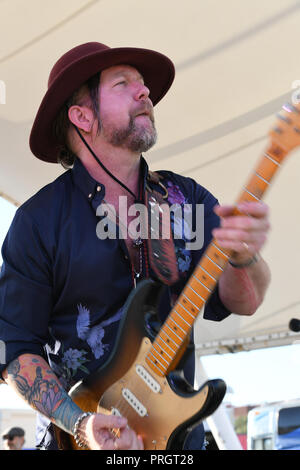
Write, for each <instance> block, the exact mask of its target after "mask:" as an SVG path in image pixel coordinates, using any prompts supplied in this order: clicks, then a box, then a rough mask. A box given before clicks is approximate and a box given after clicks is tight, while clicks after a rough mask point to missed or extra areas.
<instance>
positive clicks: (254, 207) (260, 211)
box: [212, 202, 270, 263]
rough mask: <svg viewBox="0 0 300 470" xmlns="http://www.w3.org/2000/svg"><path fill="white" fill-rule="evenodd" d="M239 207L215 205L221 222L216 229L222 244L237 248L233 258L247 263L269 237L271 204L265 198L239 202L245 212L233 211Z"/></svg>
mask: <svg viewBox="0 0 300 470" xmlns="http://www.w3.org/2000/svg"><path fill="white" fill-rule="evenodd" d="M235 208H236V206H233V205H232V206H216V207H215V213H216V214H217V215H218V216H219V217H220V218H221V224H220V227H219V228H216V229H214V230H213V232H212V233H213V236H214V237H215V238H216V240H217V242H218V244H219V245H220V247H221V248H222V247H223V248H227V249H230V250H233V251H234V253H233V255H232V257H231V259H232V261H234V262H236V263H244V262H246V261H248V260H249V259H250V258H251V257H252V256H253V255H254V254H255V253H258V252H259V251H260V250H261V248H262V247H263V245H264V244H265V242H266V240H267V233H268V231H269V229H270V222H269V208H268V206H267V205H266V204H264V203H262V202H243V203H241V204H239V205H238V206H237V209H238V210H239V212H241V213H242V215H233V213H234V210H235Z"/></svg>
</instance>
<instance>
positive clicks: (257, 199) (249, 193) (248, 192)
mask: <svg viewBox="0 0 300 470" xmlns="http://www.w3.org/2000/svg"><path fill="white" fill-rule="evenodd" d="M243 191H245V192H246V193H247V194H248V195H249V196H251V197H252V198H253V199H255V200H256V201H259V202H260V199H259V198H258V197H256V196H255V195H254V194H252V193H251V192H250V191H248V190H247V189H246V188H243Z"/></svg>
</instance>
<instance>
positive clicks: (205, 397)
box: [56, 280, 226, 450]
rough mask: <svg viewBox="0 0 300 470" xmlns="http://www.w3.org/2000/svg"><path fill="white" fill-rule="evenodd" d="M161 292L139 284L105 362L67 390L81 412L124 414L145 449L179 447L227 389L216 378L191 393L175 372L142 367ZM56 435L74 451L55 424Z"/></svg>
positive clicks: (153, 285) (71, 441)
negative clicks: (163, 371) (94, 371)
mask: <svg viewBox="0 0 300 470" xmlns="http://www.w3.org/2000/svg"><path fill="white" fill-rule="evenodd" d="M161 292H162V286H161V285H159V284H157V283H155V282H154V281H152V280H145V281H142V282H140V283H139V284H138V286H137V288H136V289H135V290H134V291H133V292H132V293H131V294H130V296H129V297H128V300H127V302H126V305H125V311H124V314H123V317H122V320H121V323H120V327H119V330H118V335H117V341H116V344H115V347H114V350H113V352H112V354H111V356H110V358H109V360H108V361H107V362H106V363H105V364H104V365H103V367H101V368H100V369H99V370H98V371H97V372H96V373H94V374H92V375H91V376H89V377H88V378H87V379H85V380H84V381H81V382H79V383H78V384H77V385H75V386H74V387H73V388H72V389H71V391H70V396H71V397H72V399H73V401H74V402H75V403H76V404H77V405H78V406H80V407H81V409H82V410H84V411H92V412H96V411H98V412H108V413H111V412H112V413H114V414H121V415H122V416H125V417H126V418H127V419H128V423H129V425H130V427H131V428H132V429H134V430H135V432H136V433H138V434H140V435H141V436H142V438H143V442H144V448H145V449H146V450H151V449H158V450H160V449H182V448H183V445H184V442H185V439H186V437H187V436H188V434H189V432H190V430H191V429H192V428H193V427H194V426H195V425H197V424H198V423H199V422H200V421H201V420H203V419H205V418H206V417H207V416H209V415H210V414H211V413H213V412H214V411H215V410H216V408H217V407H218V406H219V404H220V403H221V401H222V399H223V397H224V395H225V391H226V385H225V383H224V382H223V381H222V380H220V379H217V380H209V381H207V382H206V383H205V384H204V385H203V386H202V387H201V388H200V389H199V390H198V391H196V390H194V389H193V388H192V387H191V386H190V384H188V383H187V382H186V381H185V379H184V378H183V377H182V374H181V371H180V370H176V371H171V372H170V373H169V374H168V375H167V376H165V377H160V376H158V375H156V374H155V373H154V372H153V371H152V370H151V369H150V368H149V366H148V365H147V363H146V361H145V358H146V356H147V354H148V353H149V350H150V348H151V346H152V341H151V339H152V338H151V337H152V336H153V335H154V334H155V332H154V330H153V328H152V326H151V319H153V318H154V317H155V316H156V315H155V314H156V308H157V304H158V301H159V298H160V295H161ZM184 350H185V348H182V350H181V352H180V354H179V355H178V358H177V359H178V360H177V362H178V361H179V360H180V359H181V358H182V356H183V353H184ZM105 410H106V411H105ZM56 436H57V438H58V441H59V443H60V446H61V447H62V448H64V449H66V448H72V449H77V445H76V443H75V441H74V439H73V438H72V437H71V436H69V435H67V434H65V433H63V432H62V431H60V430H58V428H56ZM68 441H69V442H68Z"/></svg>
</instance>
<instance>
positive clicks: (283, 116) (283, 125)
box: [269, 103, 300, 153]
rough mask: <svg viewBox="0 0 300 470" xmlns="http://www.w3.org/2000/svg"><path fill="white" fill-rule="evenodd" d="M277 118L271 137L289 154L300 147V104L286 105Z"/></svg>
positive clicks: (270, 133) (274, 142)
mask: <svg viewBox="0 0 300 470" xmlns="http://www.w3.org/2000/svg"><path fill="white" fill-rule="evenodd" d="M277 118H278V119H277V122H276V123H275V126H274V127H273V128H272V129H271V131H270V132H269V135H270V137H271V140H272V143H273V144H275V145H276V146H278V147H280V148H281V149H282V150H283V152H284V153H288V152H290V151H291V150H293V149H294V148H296V147H298V146H300V104H290V103H286V104H284V105H283V106H282V109H281V111H280V112H279V113H278V114H277Z"/></svg>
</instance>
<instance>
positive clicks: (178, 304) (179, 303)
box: [176, 299, 196, 320]
mask: <svg viewBox="0 0 300 470" xmlns="http://www.w3.org/2000/svg"><path fill="white" fill-rule="evenodd" d="M176 306H177V307H178V306H179V307H181V308H183V309H184V310H185V312H186V313H187V314H188V315H189V316H190V317H192V318H193V320H195V318H196V317H194V315H192V314H191V312H189V311H188V310H187V309H186V308H185V307H184V306H183V305H182V303H181V302H179V299H178V301H177V304H176ZM193 310H194V309H193ZM176 312H177V310H176Z"/></svg>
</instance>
